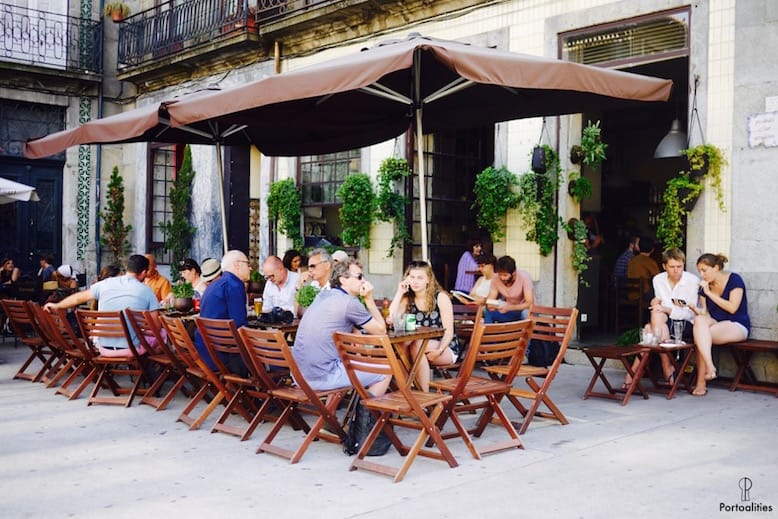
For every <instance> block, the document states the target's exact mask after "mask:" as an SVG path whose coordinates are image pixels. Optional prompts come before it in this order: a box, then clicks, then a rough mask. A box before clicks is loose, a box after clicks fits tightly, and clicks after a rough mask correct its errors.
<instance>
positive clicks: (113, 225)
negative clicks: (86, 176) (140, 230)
mask: <svg viewBox="0 0 778 519" xmlns="http://www.w3.org/2000/svg"><path fill="white" fill-rule="evenodd" d="M100 218H102V219H103V235H102V236H101V237H100V244H101V245H103V246H104V247H107V248H108V250H109V251H111V254H112V255H113V259H114V261H115V262H116V263H117V264H118V263H120V262H121V259H122V258H123V257H124V256H125V255H126V254H127V252H129V250H130V242H129V240H128V239H127V237H128V236H129V234H130V231H131V230H132V226H131V225H124V179H123V178H122V176H121V175H120V174H119V167H118V166H114V167H113V170H112V171H111V180H110V182H109V183H108V200H107V202H106V204H105V211H101V212H100Z"/></svg>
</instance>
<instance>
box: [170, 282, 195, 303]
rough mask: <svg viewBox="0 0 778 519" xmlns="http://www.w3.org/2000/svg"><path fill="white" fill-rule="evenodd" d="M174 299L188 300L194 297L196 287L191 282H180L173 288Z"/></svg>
mask: <svg viewBox="0 0 778 519" xmlns="http://www.w3.org/2000/svg"><path fill="white" fill-rule="evenodd" d="M171 291H172V292H173V297H175V298H176V299H187V298H192V297H194V287H193V286H192V284H191V283H190V282H189V281H179V282H178V283H176V284H175V285H173V286H172V287H171Z"/></svg>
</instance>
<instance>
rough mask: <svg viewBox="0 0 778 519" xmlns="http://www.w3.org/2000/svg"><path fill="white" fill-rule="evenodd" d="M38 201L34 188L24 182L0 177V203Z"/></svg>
mask: <svg viewBox="0 0 778 519" xmlns="http://www.w3.org/2000/svg"><path fill="white" fill-rule="evenodd" d="M20 201H21V202H38V201H40V198H38V193H36V192H35V188H34V187H32V186H28V185H26V184H20V183H19V182H14V181H13V180H8V179H7V178H0V204H11V203H13V202H20Z"/></svg>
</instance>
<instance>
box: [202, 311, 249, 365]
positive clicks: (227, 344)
mask: <svg viewBox="0 0 778 519" xmlns="http://www.w3.org/2000/svg"><path fill="white" fill-rule="evenodd" d="M195 323H196V324H197V329H198V330H199V331H200V336H201V337H202V338H203V342H205V347H206V348H207V349H208V353H209V354H210V356H211V360H213V363H214V364H215V365H216V367H217V369H218V371H219V373H221V374H222V375H225V374H229V373H231V371H230V369H229V368H227V366H226V365H225V364H224V362H222V360H221V357H220V356H219V353H228V354H235V355H240V356H241V358H242V359H243V362H244V363H245V364H246V366H248V365H249V363H250V362H251V361H250V360H249V359H247V358H245V351H244V350H243V348H241V347H240V346H239V344H238V343H239V342H240V340H241V339H240V335H238V328H237V327H236V326H235V321H234V320H232V319H208V318H205V317H198V318H197V319H195Z"/></svg>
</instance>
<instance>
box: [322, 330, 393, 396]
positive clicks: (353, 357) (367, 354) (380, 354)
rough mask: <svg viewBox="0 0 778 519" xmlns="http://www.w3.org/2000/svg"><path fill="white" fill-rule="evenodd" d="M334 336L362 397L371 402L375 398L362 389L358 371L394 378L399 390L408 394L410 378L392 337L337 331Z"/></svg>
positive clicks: (345, 365)
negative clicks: (395, 348)
mask: <svg viewBox="0 0 778 519" xmlns="http://www.w3.org/2000/svg"><path fill="white" fill-rule="evenodd" d="M332 337H333V339H334V340H335V345H336V347H337V348H338V355H340V359H341V361H343V366H344V367H345V368H346V373H347V374H348V377H349V380H350V381H351V385H352V386H353V387H354V388H355V389H356V391H357V393H358V394H359V396H360V398H362V399H363V400H367V399H369V398H371V397H370V395H369V394H368V393H367V389H366V388H364V387H362V384H361V383H360V382H359V378H357V375H356V374H355V373H354V371H362V372H365V373H373V374H377V375H388V376H393V377H394V379H395V382H396V383H397V386H398V388H399V390H400V391H403V394H405V392H406V391H407V387H408V380H407V375H406V373H405V369H404V368H403V367H402V364H400V361H399V359H398V358H397V355H395V353H394V349H393V348H392V344H391V343H390V342H389V337H388V336H386V335H364V334H361V333H345V332H335V333H333V334H332Z"/></svg>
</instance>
